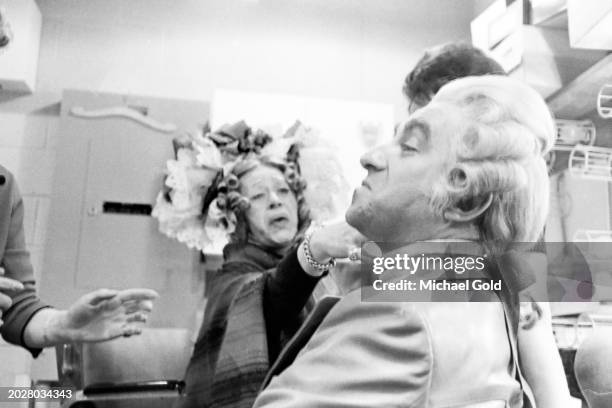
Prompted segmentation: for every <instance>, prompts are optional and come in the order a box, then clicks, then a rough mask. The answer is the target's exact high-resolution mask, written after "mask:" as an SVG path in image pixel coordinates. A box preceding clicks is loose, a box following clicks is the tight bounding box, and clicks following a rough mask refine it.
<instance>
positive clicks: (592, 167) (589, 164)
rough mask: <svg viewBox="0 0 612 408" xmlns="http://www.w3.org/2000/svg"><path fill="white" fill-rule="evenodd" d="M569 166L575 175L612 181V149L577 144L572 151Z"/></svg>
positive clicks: (571, 172)
mask: <svg viewBox="0 0 612 408" xmlns="http://www.w3.org/2000/svg"><path fill="white" fill-rule="evenodd" d="M568 168H569V172H570V174H572V175H574V176H578V177H583V178H589V179H596V180H604V181H612V149H610V148H607V147H597V146H584V145H576V147H574V148H573V149H572V151H571V153H570V157H569V167H568Z"/></svg>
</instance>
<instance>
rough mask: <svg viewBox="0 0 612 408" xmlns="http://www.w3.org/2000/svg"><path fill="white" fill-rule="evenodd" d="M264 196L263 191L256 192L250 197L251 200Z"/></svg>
mask: <svg viewBox="0 0 612 408" xmlns="http://www.w3.org/2000/svg"><path fill="white" fill-rule="evenodd" d="M262 198H264V193H258V194H255V195H254V196H252V197H251V200H261V199H262Z"/></svg>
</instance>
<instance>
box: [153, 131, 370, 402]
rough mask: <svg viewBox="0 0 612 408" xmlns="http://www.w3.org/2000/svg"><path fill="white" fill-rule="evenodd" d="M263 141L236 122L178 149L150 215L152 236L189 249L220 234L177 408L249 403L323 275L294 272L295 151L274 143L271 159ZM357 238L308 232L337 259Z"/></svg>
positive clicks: (299, 193)
mask: <svg viewBox="0 0 612 408" xmlns="http://www.w3.org/2000/svg"><path fill="white" fill-rule="evenodd" d="M271 140H272V139H271V138H270V137H269V136H268V135H267V134H265V133H263V132H253V131H252V130H251V129H250V128H248V127H247V126H246V124H244V122H239V123H237V124H235V125H233V126H230V127H225V128H224V129H222V130H221V131H219V132H216V133H209V134H207V135H206V136H204V137H200V138H198V137H195V138H191V139H189V140H186V141H183V142H180V143H179V145H178V147H179V148H178V149H177V160H174V161H170V163H169V166H168V167H169V177H168V179H167V180H166V185H167V186H168V187H169V189H168V191H166V192H164V193H163V194H160V197H159V198H158V203H157V206H156V209H155V211H154V214H153V215H154V216H156V217H157V218H158V219H159V220H160V229H161V230H162V232H165V233H166V234H167V235H170V236H173V237H176V238H177V239H179V240H181V241H183V242H185V243H187V244H188V245H190V246H192V247H196V248H199V249H206V248H211V247H214V246H215V242H214V241H215V240H216V241H219V239H221V240H222V239H223V237H224V236H225V235H227V236H229V243H227V245H225V247H224V248H223V256H224V264H223V266H222V268H221V270H220V271H218V272H217V273H216V274H215V275H214V276H213V277H212V278H211V279H209V283H208V284H209V287H208V293H209V298H208V302H207V306H206V312H205V317H204V323H203V325H202V329H201V331H200V334H199V336H198V340H197V342H196V344H195V349H194V353H193V356H192V358H191V361H190V363H189V366H188V368H187V373H186V377H185V382H186V388H185V392H184V395H183V397H182V398H181V399H180V400H179V401H178V403H177V404H176V406H177V407H180V408H186V407H209V406H215V407H226V406H227V407H230V406H231V407H236V406H251V405H252V403H253V401H254V399H255V396H256V395H257V392H258V389H259V387H260V385H261V383H262V381H263V379H264V377H265V374H266V372H267V371H268V369H269V367H270V365H271V364H272V363H273V362H274V360H275V359H276V357H277V355H278V353H279V352H280V350H281V347H282V346H283V345H284V343H285V342H286V341H287V340H288V339H289V338H290V337H291V336H292V335H293V334H294V332H295V331H296V330H297V328H299V326H300V324H301V322H302V320H303V317H304V315H305V313H304V311H305V310H306V309H307V303H308V300H309V298H310V296H311V293H312V291H313V289H314V287H315V286H316V285H317V283H318V282H319V280H320V278H321V276H322V275H323V274H324V269H325V268H321V270H317V271H314V273H304V270H303V269H302V268H299V267H297V264H298V262H299V261H298V256H299V255H298V251H297V248H298V244H299V243H300V241H301V237H302V236H303V232H304V231H305V229H306V228H307V227H308V225H309V224H310V217H309V211H308V208H307V206H306V203H305V199H304V189H305V187H306V183H305V181H304V180H303V178H302V177H301V175H300V171H299V166H298V164H297V158H298V150H297V147H296V145H295V144H291V143H287V141H288V140H289V139H284V142H285V146H286V147H287V148H286V149H285V148H281V149H280V150H281V151H282V150H284V151H285V157H282V158H280V159H278V158H273V157H271V156H269V155H268V153H269V152H274V153H278V152H279V147H278V144H276V145H274V144H271V143H270V142H271ZM202 208H203V209H204V211H202ZM202 214H205V216H202ZM339 229H340V230H345V231H346V233H344V234H340V235H343V236H344V237H345V238H344V241H343V242H338V240H337V238H334V239H335V242H333V243H332V242H325V239H326V237H327V236H329V237H332V236H335V237H337V236H338V235H339V234H338V230H339ZM332 232H333V233H332ZM360 239H361V236H360V234H358V233H357V232H356V231H355V230H353V229H352V228H350V227H348V225H346V224H344V223H339V224H336V225H332V226H328V227H325V228H324V229H323V230H321V231H320V232H319V233H318V234H317V240H318V241H319V242H321V245H322V246H326V247H328V246H334V247H336V248H338V253H339V254H341V255H342V254H344V255H345V256H348V251H349V249H350V248H353V247H355V246H357V245H358V242H359V241H360ZM211 244H212V245H211ZM302 256H303V254H302Z"/></svg>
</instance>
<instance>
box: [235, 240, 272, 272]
mask: <svg viewBox="0 0 612 408" xmlns="http://www.w3.org/2000/svg"><path fill="white" fill-rule="evenodd" d="M223 258H224V259H225V263H224V269H225V268H226V266H229V265H231V266H234V265H236V266H237V264H242V265H244V264H247V265H250V266H252V267H254V268H255V270H261V271H265V270H266V269H270V268H274V267H275V266H276V265H278V263H279V262H280V260H281V259H282V258H283V254H279V253H276V252H273V251H272V250H266V249H264V248H262V247H261V246H258V245H256V244H253V243H250V242H249V243H246V244H227V245H226V246H225V248H224V249H223Z"/></svg>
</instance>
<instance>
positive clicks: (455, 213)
mask: <svg viewBox="0 0 612 408" xmlns="http://www.w3.org/2000/svg"><path fill="white" fill-rule="evenodd" d="M492 202H493V194H489V195H488V196H487V198H485V199H484V200H479V201H477V200H474V202H473V203H472V205H471V206H470V208H466V209H462V208H460V207H458V206H456V205H455V206H453V207H451V208H448V209H446V210H445V211H444V219H445V220H446V221H454V222H471V221H474V220H475V219H476V218H478V217H480V216H481V215H482V213H484V212H485V211H486V210H487V209H488V208H489V207H490V206H491V203H492Z"/></svg>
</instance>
